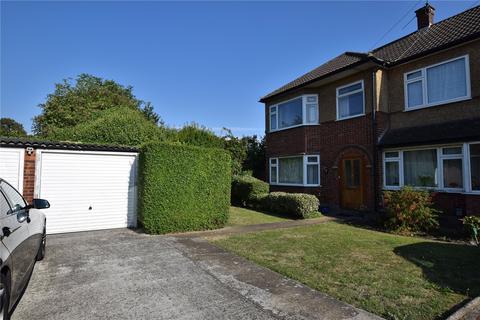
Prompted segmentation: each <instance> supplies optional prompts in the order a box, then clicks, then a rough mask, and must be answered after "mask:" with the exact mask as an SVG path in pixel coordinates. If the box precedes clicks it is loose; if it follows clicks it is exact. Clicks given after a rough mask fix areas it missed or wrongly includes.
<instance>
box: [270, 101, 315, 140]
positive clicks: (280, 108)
mask: <svg viewBox="0 0 480 320" xmlns="http://www.w3.org/2000/svg"><path fill="white" fill-rule="evenodd" d="M312 124H318V97H317V95H303V96H300V97H298V98H294V99H291V100H288V101H284V102H281V103H279V104H276V105H273V106H270V131H277V130H282V129H288V128H293V127H298V126H301V125H312Z"/></svg>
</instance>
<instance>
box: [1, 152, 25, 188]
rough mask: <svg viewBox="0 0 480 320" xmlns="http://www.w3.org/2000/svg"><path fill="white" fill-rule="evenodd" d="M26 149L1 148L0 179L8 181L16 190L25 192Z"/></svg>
mask: <svg viewBox="0 0 480 320" xmlns="http://www.w3.org/2000/svg"><path fill="white" fill-rule="evenodd" d="M24 155H25V150H24V149H19V148H0V178H2V179H4V180H6V181H7V182H8V183H10V184H11V185H12V186H13V187H14V188H15V189H17V190H18V191H20V193H22V192H23V159H24Z"/></svg>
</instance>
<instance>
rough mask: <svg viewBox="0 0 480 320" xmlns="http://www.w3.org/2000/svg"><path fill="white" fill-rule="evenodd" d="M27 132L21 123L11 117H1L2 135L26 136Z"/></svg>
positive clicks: (0, 133) (0, 128)
mask: <svg viewBox="0 0 480 320" xmlns="http://www.w3.org/2000/svg"><path fill="white" fill-rule="evenodd" d="M26 135H27V132H26V131H25V129H24V128H23V125H22V124H21V123H18V122H17V121H15V120H13V119H11V118H0V136H3V137H25V136H26Z"/></svg>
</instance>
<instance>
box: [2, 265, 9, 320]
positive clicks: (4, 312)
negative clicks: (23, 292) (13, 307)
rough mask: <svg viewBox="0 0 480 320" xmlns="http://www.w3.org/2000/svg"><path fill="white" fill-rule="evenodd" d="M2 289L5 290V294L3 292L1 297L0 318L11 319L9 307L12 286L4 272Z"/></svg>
mask: <svg viewBox="0 0 480 320" xmlns="http://www.w3.org/2000/svg"><path fill="white" fill-rule="evenodd" d="M0 290H2V291H3V294H1V297H0V299H1V301H0V308H1V309H0V319H1V320H9V319H10V315H9V314H8V307H9V305H10V287H9V283H8V281H7V277H6V276H5V275H4V274H0Z"/></svg>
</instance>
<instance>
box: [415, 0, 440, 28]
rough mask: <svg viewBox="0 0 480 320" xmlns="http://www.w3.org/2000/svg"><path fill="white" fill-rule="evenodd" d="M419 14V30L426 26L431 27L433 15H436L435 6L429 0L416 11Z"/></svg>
mask: <svg viewBox="0 0 480 320" xmlns="http://www.w3.org/2000/svg"><path fill="white" fill-rule="evenodd" d="M415 14H416V15H417V25H418V30H420V29H423V28H425V27H430V26H431V25H432V24H433V17H434V16H435V8H434V7H432V6H431V5H430V4H429V3H428V1H427V3H425V6H424V7H422V8H420V9H418V10H417V11H415Z"/></svg>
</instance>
